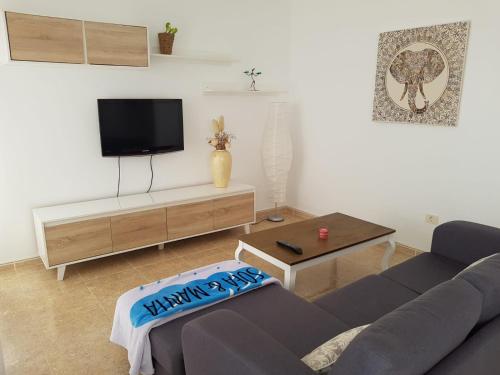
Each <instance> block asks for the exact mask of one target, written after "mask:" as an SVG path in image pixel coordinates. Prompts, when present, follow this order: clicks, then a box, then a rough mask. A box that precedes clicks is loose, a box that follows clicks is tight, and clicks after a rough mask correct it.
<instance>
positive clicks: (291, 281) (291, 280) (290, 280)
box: [285, 268, 297, 292]
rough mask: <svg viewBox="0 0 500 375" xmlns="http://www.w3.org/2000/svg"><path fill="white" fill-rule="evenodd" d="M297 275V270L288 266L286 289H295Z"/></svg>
mask: <svg viewBox="0 0 500 375" xmlns="http://www.w3.org/2000/svg"><path fill="white" fill-rule="evenodd" d="M296 275H297V271H295V270H293V269H292V268H288V269H286V270H285V289H288V290H289V291H291V292H293V290H294V289H295V276H296Z"/></svg>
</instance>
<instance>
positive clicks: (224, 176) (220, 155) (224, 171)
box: [211, 150, 233, 188]
mask: <svg viewBox="0 0 500 375" xmlns="http://www.w3.org/2000/svg"><path fill="white" fill-rule="evenodd" d="M211 164H212V177H213V179H214V185H215V187H218V188H225V187H227V185H228V184H229V179H230V178H231V167H232V165H233V159H232V157H231V153H230V152H229V151H226V150H215V151H212V161H211Z"/></svg>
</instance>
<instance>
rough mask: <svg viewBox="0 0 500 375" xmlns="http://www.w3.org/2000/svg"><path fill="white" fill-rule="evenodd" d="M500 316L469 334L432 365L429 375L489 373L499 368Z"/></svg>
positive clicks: (485, 374)
mask: <svg viewBox="0 0 500 375" xmlns="http://www.w3.org/2000/svg"><path fill="white" fill-rule="evenodd" d="M499 340H500V317H498V318H495V319H493V320H492V321H491V322H489V323H488V324H486V325H485V326H483V327H482V328H481V329H480V330H478V331H477V332H475V333H474V334H473V335H471V336H469V337H468V338H467V340H466V341H464V342H463V343H462V345H460V346H459V347H458V348H456V349H455V350H454V351H452V352H451V353H450V354H448V356H447V357H445V358H444V359H443V360H441V362H439V363H438V364H437V365H436V366H435V367H433V368H432V369H431V370H430V371H429V372H428V373H427V374H429V375H449V374H453V375H471V374H473V375H491V374H497V373H498V372H499V369H500V345H499V344H498V342H499Z"/></svg>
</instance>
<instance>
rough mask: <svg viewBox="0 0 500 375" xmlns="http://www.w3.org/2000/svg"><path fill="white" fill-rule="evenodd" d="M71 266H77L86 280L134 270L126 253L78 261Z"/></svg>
mask: <svg viewBox="0 0 500 375" xmlns="http://www.w3.org/2000/svg"><path fill="white" fill-rule="evenodd" d="M69 268H75V269H76V270H77V271H78V273H79V274H80V276H81V277H83V278H84V280H92V279H95V278H98V277H103V276H109V275H114V274H117V273H121V272H124V271H129V272H133V267H132V265H131V264H130V263H129V262H128V261H127V260H126V254H120V255H115V256H112V257H106V258H100V259H96V260H92V261H90V262H83V263H78V264H75V265H72V266H69Z"/></svg>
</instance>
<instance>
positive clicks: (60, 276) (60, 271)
mask: <svg viewBox="0 0 500 375" xmlns="http://www.w3.org/2000/svg"><path fill="white" fill-rule="evenodd" d="M64 272H66V266H60V267H57V280H59V281H63V280H64Z"/></svg>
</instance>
